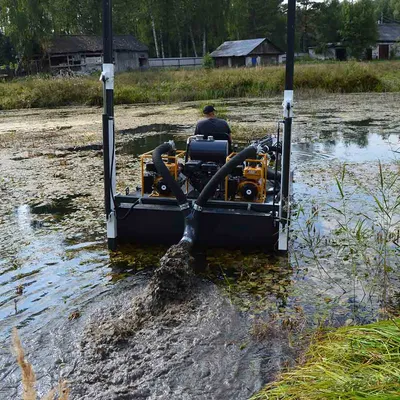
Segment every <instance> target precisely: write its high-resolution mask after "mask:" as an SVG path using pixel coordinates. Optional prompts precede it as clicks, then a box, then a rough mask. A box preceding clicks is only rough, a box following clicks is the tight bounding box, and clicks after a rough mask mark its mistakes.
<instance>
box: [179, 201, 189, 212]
mask: <svg viewBox="0 0 400 400" xmlns="http://www.w3.org/2000/svg"><path fill="white" fill-rule="evenodd" d="M179 208H180V209H181V211H184V210H187V209H188V208H190V205H189V203H185V204H181V205H180V206H179Z"/></svg>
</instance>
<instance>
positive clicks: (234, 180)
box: [225, 153, 268, 203]
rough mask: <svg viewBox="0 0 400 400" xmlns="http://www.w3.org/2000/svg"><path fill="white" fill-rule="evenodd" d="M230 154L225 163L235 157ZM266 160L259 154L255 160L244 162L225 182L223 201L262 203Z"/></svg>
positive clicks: (264, 189)
mask: <svg viewBox="0 0 400 400" xmlns="http://www.w3.org/2000/svg"><path fill="white" fill-rule="evenodd" d="M235 154H236V153H232V154H230V155H229V157H228V158H227V160H226V161H227V162H228V161H229V160H230V159H231V158H232V157H233V156H235ZM267 169H268V158H267V155H266V154H259V155H258V156H257V159H255V160H246V161H245V162H244V163H243V165H240V166H238V167H237V168H236V169H235V170H234V171H233V172H232V174H230V175H228V176H227V178H226V181H225V200H226V201H228V200H230V201H246V202H249V203H263V202H264V201H265V198H266V193H267V188H266V185H267Z"/></svg>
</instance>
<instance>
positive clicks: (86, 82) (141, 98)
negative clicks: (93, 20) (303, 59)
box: [0, 61, 400, 110]
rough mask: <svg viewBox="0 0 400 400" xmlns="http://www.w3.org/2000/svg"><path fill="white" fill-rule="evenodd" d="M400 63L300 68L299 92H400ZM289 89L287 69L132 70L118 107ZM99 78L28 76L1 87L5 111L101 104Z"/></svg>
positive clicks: (122, 79)
mask: <svg viewBox="0 0 400 400" xmlns="http://www.w3.org/2000/svg"><path fill="white" fill-rule="evenodd" d="M399 65H400V62H396V61H391V62H390V61H389V62H379V63H378V62H372V63H355V62H346V63H322V64H296V71H295V87H296V89H297V90H300V91H301V90H320V91H324V92H328V93H335V92H337V93H355V92H386V91H388V92H395V91H400V69H399ZM283 87H284V67H283V66H271V67H264V68H256V69H213V70H180V71H165V70H163V71H160V70H158V71H146V72H128V73H123V74H120V75H118V76H117V77H116V87H115V103H116V104H135V103H150V102H151V103H152V102H167V103H171V102H180V101H190V100H208V99H223V98H234V97H268V96H272V95H276V94H279V93H281V92H282V91H283ZM101 103H102V88H101V84H100V82H99V81H98V77H97V76H91V77H79V78H54V77H28V78H24V79H16V80H14V81H11V82H2V83H0V109H3V110H6V109H14V108H34V107H47V108H50V107H60V106H69V105H100V104H101Z"/></svg>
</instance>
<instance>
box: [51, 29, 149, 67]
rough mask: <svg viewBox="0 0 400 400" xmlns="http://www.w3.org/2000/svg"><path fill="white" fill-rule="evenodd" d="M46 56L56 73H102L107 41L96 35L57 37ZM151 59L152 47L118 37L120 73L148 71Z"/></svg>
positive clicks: (128, 36)
mask: <svg viewBox="0 0 400 400" xmlns="http://www.w3.org/2000/svg"><path fill="white" fill-rule="evenodd" d="M46 53H47V57H48V64H49V68H50V70H51V71H52V72H58V71H60V70H68V71H74V72H83V73H85V72H86V73H89V72H92V71H97V70H100V69H101V65H102V63H103V39H102V38H101V37H100V36H93V35H64V36H57V37H54V38H53V39H52V40H51V43H50V46H49V47H48V49H47V52H46ZM148 59H149V49H148V47H147V46H145V45H144V44H143V43H141V42H139V41H138V40H137V39H136V38H134V37H133V36H132V35H123V36H122V35H121V36H114V62H115V71H116V72H123V71H127V70H130V69H138V68H141V67H145V66H147V65H148Z"/></svg>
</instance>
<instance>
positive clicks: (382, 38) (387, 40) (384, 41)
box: [367, 23, 400, 60]
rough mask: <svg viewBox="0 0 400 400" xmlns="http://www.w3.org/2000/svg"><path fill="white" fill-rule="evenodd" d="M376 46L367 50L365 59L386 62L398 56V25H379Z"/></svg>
mask: <svg viewBox="0 0 400 400" xmlns="http://www.w3.org/2000/svg"><path fill="white" fill-rule="evenodd" d="M378 35H379V36H378V41H377V43H376V46H375V47H374V48H372V49H369V50H367V56H368V55H369V56H368V57H367V58H371V59H379V60H387V59H389V58H393V57H399V56H400V44H399V43H400V24H395V23H391V24H386V23H380V24H379V25H378Z"/></svg>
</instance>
